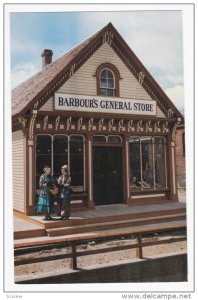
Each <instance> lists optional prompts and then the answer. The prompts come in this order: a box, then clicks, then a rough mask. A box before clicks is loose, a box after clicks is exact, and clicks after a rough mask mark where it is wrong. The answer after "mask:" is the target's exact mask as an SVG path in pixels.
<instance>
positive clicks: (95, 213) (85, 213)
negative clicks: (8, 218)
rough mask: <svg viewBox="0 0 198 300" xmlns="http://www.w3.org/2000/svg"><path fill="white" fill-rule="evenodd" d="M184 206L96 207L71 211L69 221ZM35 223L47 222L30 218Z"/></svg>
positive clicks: (158, 210)
mask: <svg viewBox="0 0 198 300" xmlns="http://www.w3.org/2000/svg"><path fill="white" fill-rule="evenodd" d="M185 208H186V204H185V203H180V202H171V203H170V202H167V203H163V204H161V203H160V204H149V205H137V206H128V205H125V204H112V205H101V206H96V208H95V209H94V210H79V211H73V212H72V213H71V218H70V219H71V220H72V219H75V220H78V219H79V220H80V219H88V218H96V217H107V216H117V215H127V214H140V213H147V212H163V211H166V210H174V209H185ZM31 218H32V219H33V220H35V221H39V222H42V223H44V224H45V223H47V222H48V221H43V220H42V219H43V216H36V215H35V216H31Z"/></svg>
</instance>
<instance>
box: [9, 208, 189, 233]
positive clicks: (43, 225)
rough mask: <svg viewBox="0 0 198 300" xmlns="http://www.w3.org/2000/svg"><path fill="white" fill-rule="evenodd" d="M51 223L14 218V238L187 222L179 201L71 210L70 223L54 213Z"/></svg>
mask: <svg viewBox="0 0 198 300" xmlns="http://www.w3.org/2000/svg"><path fill="white" fill-rule="evenodd" d="M53 217H54V220H53V221H44V220H43V216H41V215H35V216H29V217H28V216H23V217H22V216H21V215H20V214H17V213H16V214H15V216H14V238H15V239H25V238H34V237H44V236H46V237H47V236H49V237H52V236H54V237H55V236H64V235H68V234H75V233H86V232H91V231H93V230H96V231H98V230H100V231H102V230H107V229H112V230H113V229H119V228H127V227H136V226H143V225H147V224H148V225H149V224H156V223H164V222H166V223H167V222H177V223H178V224H179V222H183V221H184V220H186V205H185V203H179V202H172V203H170V202H167V203H163V204H150V205H141V206H127V205H124V204H114V205H104V206H97V207H96V209H95V210H89V209H87V210H79V211H72V214H71V217H70V219H69V220H66V221H65V220H64V221H63V220H60V218H59V217H57V216H56V215H55V214H54V215H53Z"/></svg>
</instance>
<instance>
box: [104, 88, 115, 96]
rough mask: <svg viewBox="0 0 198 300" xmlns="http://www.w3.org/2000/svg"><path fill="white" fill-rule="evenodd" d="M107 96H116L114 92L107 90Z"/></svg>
mask: <svg viewBox="0 0 198 300" xmlns="http://www.w3.org/2000/svg"><path fill="white" fill-rule="evenodd" d="M106 95H107V96H114V90H110V89H107V90H106Z"/></svg>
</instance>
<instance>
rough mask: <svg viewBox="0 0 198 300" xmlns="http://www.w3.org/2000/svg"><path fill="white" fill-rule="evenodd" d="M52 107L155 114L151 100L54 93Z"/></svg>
mask: <svg viewBox="0 0 198 300" xmlns="http://www.w3.org/2000/svg"><path fill="white" fill-rule="evenodd" d="M54 108H55V109H56V110H67V111H77V110H78V111H87V112H101V113H119V114H136V115H156V102H155V101H153V100H139V99H138V100H137V99H124V98H116V97H98V96H96V97H95V96H94V97H93V96H85V95H74V94H61V93H55V95H54Z"/></svg>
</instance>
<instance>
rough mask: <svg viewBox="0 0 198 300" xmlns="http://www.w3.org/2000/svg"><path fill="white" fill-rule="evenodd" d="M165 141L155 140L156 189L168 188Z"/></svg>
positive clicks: (159, 138)
mask: <svg viewBox="0 0 198 300" xmlns="http://www.w3.org/2000/svg"><path fill="white" fill-rule="evenodd" d="M165 149H166V148H165V139H164V138H163V137H155V138H154V160H155V185H156V188H160V187H167V179H166V153H165Z"/></svg>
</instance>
